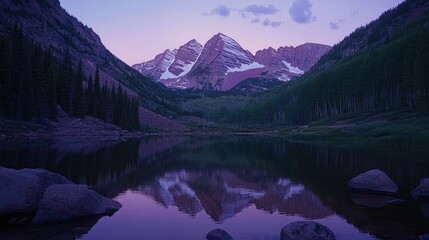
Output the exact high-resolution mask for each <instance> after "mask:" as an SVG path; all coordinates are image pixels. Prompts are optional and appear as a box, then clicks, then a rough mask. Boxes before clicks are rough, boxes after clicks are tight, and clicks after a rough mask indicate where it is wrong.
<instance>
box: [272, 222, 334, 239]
mask: <svg viewBox="0 0 429 240" xmlns="http://www.w3.org/2000/svg"><path fill="white" fill-rule="evenodd" d="M280 239H281V240H335V239H336V238H335V235H334V233H333V232H332V231H331V230H330V229H329V228H327V227H326V226H323V225H322V224H320V223H317V222H314V221H301V222H293V223H290V224H288V225H286V226H284V227H283V228H282V230H281V232H280Z"/></svg>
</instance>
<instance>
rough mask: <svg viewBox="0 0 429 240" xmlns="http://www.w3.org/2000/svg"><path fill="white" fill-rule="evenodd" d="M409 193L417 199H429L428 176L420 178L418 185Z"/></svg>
mask: <svg viewBox="0 0 429 240" xmlns="http://www.w3.org/2000/svg"><path fill="white" fill-rule="evenodd" d="M411 195H413V198H415V199H418V200H424V201H427V200H429V178H425V179H422V180H421V181H420V185H419V186H417V187H416V188H415V189H414V190H413V191H411Z"/></svg>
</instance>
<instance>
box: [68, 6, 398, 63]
mask: <svg viewBox="0 0 429 240" xmlns="http://www.w3.org/2000/svg"><path fill="white" fill-rule="evenodd" d="M60 1H61V5H62V6H63V7H64V8H65V9H66V10H67V11H68V12H69V13H70V14H72V15H73V16H75V17H77V18H78V19H79V20H80V21H81V22H82V23H84V24H86V25H87V26H89V27H91V28H92V29H93V30H94V31H95V32H96V33H97V34H98V35H100V37H101V40H102V42H103V44H104V45H105V46H106V47H107V48H108V49H109V50H110V51H111V52H113V53H114V54H115V55H116V56H118V57H119V58H120V59H122V60H123V61H125V62H126V63H127V64H129V65H132V64H135V63H140V62H144V61H148V60H151V59H153V58H154V56H155V55H157V54H159V53H162V52H164V51H165V50H166V49H175V48H178V47H179V46H181V45H183V44H185V43H186V42H188V41H189V40H191V39H196V40H197V41H199V42H200V43H201V44H203V45H204V44H205V43H206V42H207V41H208V40H209V39H210V38H211V37H212V36H213V35H215V34H217V33H219V32H222V33H224V34H226V35H228V36H230V37H232V38H233V39H235V40H236V41H237V42H239V43H240V45H241V46H242V47H243V48H245V49H248V50H250V51H251V52H252V53H255V52H256V51H257V50H261V49H264V48H267V47H270V46H271V47H274V48H278V47H280V46H297V45H300V44H303V43H306V42H314V43H323V44H328V45H333V44H335V43H338V42H339V41H341V40H342V39H343V38H344V37H345V36H347V35H348V34H350V33H351V32H353V30H354V29H356V28H357V27H359V26H363V25H365V24H367V23H369V22H371V21H372V20H375V19H376V18H377V17H378V16H380V14H381V13H383V12H384V11H386V10H388V9H390V8H392V7H395V6H397V5H398V4H399V3H400V2H402V1H403V0H236V1H227V0H157V1H148V0H144V1H142V0H126V1H120V0H91V1H88V0H60Z"/></svg>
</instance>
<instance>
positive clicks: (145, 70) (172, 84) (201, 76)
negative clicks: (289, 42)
mask: <svg viewBox="0 0 429 240" xmlns="http://www.w3.org/2000/svg"><path fill="white" fill-rule="evenodd" d="M181 49H186V51H182V52H183V54H180V52H181ZM329 49H330V47H329V46H326V45H322V44H314V43H306V44H303V45H300V46H298V47H281V48H279V49H278V50H275V49H274V48H268V49H264V50H261V51H258V52H257V53H256V54H255V55H253V54H252V53H251V52H250V51H248V50H245V49H243V48H242V47H241V46H240V44H239V43H238V42H237V41H235V40H234V39H232V38H230V37H228V36H226V35H225V34H222V33H218V34H216V35H215V36H213V37H212V38H211V39H210V40H209V41H208V42H207V43H206V44H205V45H204V47H202V46H201V45H200V44H199V43H198V42H196V41H195V40H192V41H190V42H188V43H187V44H185V45H183V46H182V47H180V48H179V50H173V51H170V50H166V51H165V52H164V53H162V54H160V55H157V56H156V57H155V59H153V60H151V61H148V62H143V63H141V64H136V65H133V68H135V69H137V70H138V71H139V72H140V73H142V74H143V75H146V76H148V77H150V78H152V79H153V80H155V81H159V82H161V83H163V84H164V85H165V86H167V87H169V88H178V89H189V88H192V89H208V90H216V91H228V90H231V89H233V88H234V87H235V86H237V85H238V84H240V83H241V82H243V81H245V80H247V79H255V78H258V79H259V81H256V82H255V81H254V83H253V84H252V86H253V85H254V84H255V83H256V85H258V83H260V85H261V86H266V85H267V84H266V83H265V81H270V82H272V81H273V80H275V81H279V82H281V81H288V80H291V79H293V78H295V77H297V76H300V75H302V74H303V73H304V72H305V71H308V70H309V69H310V68H311V67H312V66H313V65H314V64H315V63H316V62H317V61H318V60H319V59H320V57H321V56H322V55H323V54H324V53H326V52H327V51H329ZM185 56H189V57H188V58H189V59H187V61H186V62H185V63H186V64H180V65H179V66H176V64H175V63H176V62H182V61H183V60H182V59H183V58H184V57H185ZM255 87H257V86H255ZM257 88H258V89H263V87H257Z"/></svg>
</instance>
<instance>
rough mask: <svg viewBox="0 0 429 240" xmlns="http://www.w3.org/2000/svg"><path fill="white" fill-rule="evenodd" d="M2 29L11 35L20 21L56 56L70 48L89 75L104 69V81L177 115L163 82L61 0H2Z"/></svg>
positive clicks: (146, 104) (153, 107)
mask: <svg viewBox="0 0 429 240" xmlns="http://www.w3.org/2000/svg"><path fill="white" fill-rule="evenodd" d="M0 20H1V21H0V33H1V34H2V35H8V34H9V33H10V32H11V31H12V30H13V27H14V26H15V25H16V24H18V25H19V26H20V27H21V28H22V29H23V31H24V34H25V35H26V36H28V37H29V38H31V39H33V40H34V41H35V42H38V43H40V44H42V46H43V48H47V47H51V50H52V52H53V54H54V56H56V57H58V58H59V57H61V56H62V55H63V53H64V52H65V50H66V49H68V51H69V52H70V55H71V58H72V62H73V63H74V65H75V66H77V65H78V63H79V62H80V61H82V63H83V67H84V71H85V73H86V75H89V74H94V72H95V69H96V67H99V68H100V70H101V72H100V75H101V83H102V84H107V85H108V86H112V85H116V86H117V85H118V84H121V85H122V87H123V88H124V89H126V90H127V91H128V93H129V94H131V95H138V96H140V103H141V104H142V105H143V106H144V107H145V108H147V109H149V110H152V111H157V112H159V113H163V114H168V115H174V112H175V109H176V106H175V103H173V102H171V101H170V100H168V99H170V98H171V93H170V92H169V91H167V89H166V88H165V87H163V86H161V85H159V84H156V83H154V82H153V81H151V80H150V79H148V78H145V77H143V76H142V75H140V74H139V73H138V72H136V71H135V70H133V69H132V68H130V67H129V66H127V65H126V64H125V63H123V62H122V61H121V60H119V59H118V58H116V57H115V56H114V55H113V54H112V53H110V52H109V51H108V50H107V49H106V48H105V47H104V46H103V44H102V42H101V40H100V38H99V36H98V35H97V34H95V33H94V32H93V31H92V30H91V29H90V28H88V27H87V26H84V25H83V24H82V23H80V22H79V21H78V20H77V19H76V18H74V17H72V16H70V15H69V14H68V13H67V12H66V11H65V10H64V9H63V8H61V5H60V2H59V1H58V0H2V1H1V2H0Z"/></svg>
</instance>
